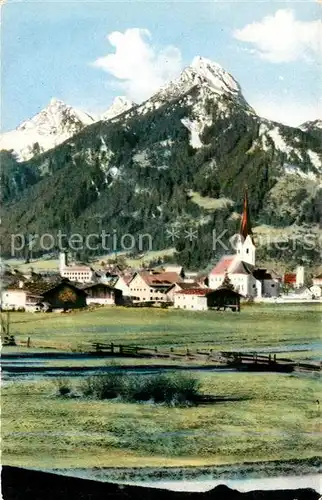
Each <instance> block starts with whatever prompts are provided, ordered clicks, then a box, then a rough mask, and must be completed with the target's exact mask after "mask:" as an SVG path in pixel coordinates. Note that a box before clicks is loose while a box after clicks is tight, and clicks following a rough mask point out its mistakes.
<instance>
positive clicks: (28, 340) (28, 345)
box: [27, 337, 30, 347]
mask: <svg viewBox="0 0 322 500" xmlns="http://www.w3.org/2000/svg"><path fill="white" fill-rule="evenodd" d="M27 347H30V337H28V339H27Z"/></svg>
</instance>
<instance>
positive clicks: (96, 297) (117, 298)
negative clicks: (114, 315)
mask: <svg viewBox="0 0 322 500" xmlns="http://www.w3.org/2000/svg"><path fill="white" fill-rule="evenodd" d="M83 290H84V291H85V292H86V295H87V297H86V303H87V305H89V304H102V305H121V304H122V303H123V293H122V290H118V289H117V288H114V287H112V286H110V285H107V284H105V283H94V284H93V285H85V286H84V287H83Z"/></svg>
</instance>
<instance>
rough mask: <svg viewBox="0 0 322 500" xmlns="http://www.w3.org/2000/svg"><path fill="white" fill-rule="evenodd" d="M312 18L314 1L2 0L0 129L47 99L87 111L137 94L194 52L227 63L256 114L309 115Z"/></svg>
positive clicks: (314, 41) (314, 66)
mask: <svg viewBox="0 0 322 500" xmlns="http://www.w3.org/2000/svg"><path fill="white" fill-rule="evenodd" d="M320 16H321V4H319V3H318V2H315V1H312V2H310V1H306V2H296V1H288V2H276V1H265V2H262V1H248V2H241V1H234V2H217V1H207V2H203V1H194V2H192V1H189V2H181V1H180V2H179V1H158V2H154V1H144V2H143V1H137V0H132V1H127V2H125V1H120V0H119V1H117V2H107V1H103V0H101V1H88V0H87V1H83V0H78V1H74V2H66V1H59V2H58V1H46V2H44V1H33V2H31V1H29V0H22V1H13V0H12V1H10V0H7V2H6V3H5V4H4V6H3V7H2V78H1V80H2V89H1V92H2V93H1V98H2V129H3V130H4V131H6V130H11V129H13V128H15V127H16V126H17V125H18V124H19V123H21V122H22V121H23V120H25V119H27V118H29V117H31V116H32V115H34V114H36V113H37V112H39V111H40V110H41V109H42V108H43V107H45V106H46V105H47V104H48V102H49V100H50V99H51V98H52V97H56V98H58V99H62V100H63V101H65V102H67V103H68V104H71V105H73V106H75V107H78V108H80V109H83V110H86V111H88V112H94V113H99V112H102V111H104V110H105V109H107V108H108V107H109V105H110V104H111V102H112V100H113V98H114V97H115V96H117V95H128V97H129V98H132V99H134V100H137V101H138V100H140V99H141V100H142V99H143V98H145V97H148V94H149V92H150V94H152V93H153V91H154V90H155V86H156V85H157V84H158V83H160V82H161V83H163V82H164V81H165V80H167V79H169V78H170V77H173V76H175V75H176V74H178V73H180V70H181V69H182V68H183V67H184V66H187V65H189V63H190V62H191V60H192V59H193V57H194V56H196V55H201V56H204V57H207V58H210V59H212V60H214V61H216V62H218V63H219V64H221V65H222V66H223V67H224V68H225V69H226V70H228V71H229V72H230V73H231V74H232V75H233V76H234V77H235V78H236V79H237V80H238V81H239V83H240V84H241V86H242V89H243V93H244V96H245V97H246V99H247V100H248V102H249V103H250V104H251V105H252V106H253V107H254V108H255V109H256V111H258V112H259V113H260V114H262V115H264V116H267V117H269V118H272V119H276V120H278V121H283V122H285V123H289V124H293V125H297V124H299V123H301V122H303V121H305V120H308V119H314V118H318V116H319V115H321V100H320V99H321V96H322V94H321V90H322V88H321V62H319V61H321V55H322V48H321V45H322V44H321V42H320V41H319V40H320V39H319V35H320V36H322V32H321V24H322V23H321V21H319V19H320ZM254 23H256V24H254ZM114 32H119V35H116V36H115V34H114V37H113V36H112V37H111V38H110V40H112V41H113V40H114V46H113V45H112V44H111V43H110V41H109V39H108V38H107V37H108V36H109V35H111V33H114ZM121 34H122V35H121ZM113 54H114V56H113ZM115 54H116V55H115ZM111 55H112V57H111ZM106 56H109V57H107V59H106ZM95 61H96V63H95ZM129 66H131V68H132V69H131V68H130V69H129ZM136 68H137V69H136ZM115 75H116V76H115ZM119 76H121V77H122V78H119Z"/></svg>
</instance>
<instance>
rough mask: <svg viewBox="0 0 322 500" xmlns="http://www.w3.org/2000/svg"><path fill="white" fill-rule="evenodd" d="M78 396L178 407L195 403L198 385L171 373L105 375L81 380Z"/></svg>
mask: <svg viewBox="0 0 322 500" xmlns="http://www.w3.org/2000/svg"><path fill="white" fill-rule="evenodd" d="M81 392H82V393H83V395H84V396H90V397H94V398H97V399H113V398H116V397H121V398H122V399H123V400H125V401H128V402H138V401H150V400H152V401H153V402H155V403H166V404H172V405H179V404H188V403H195V402H196V401H197V400H198V397H199V381H198V380H197V379H196V378H194V377H191V376H190V375H186V374H182V373H175V372H173V373H168V374H163V373H159V374H155V375H131V374H125V373H109V374H107V375H101V376H98V377H89V378H87V379H85V380H84V382H83V383H82V386H81Z"/></svg>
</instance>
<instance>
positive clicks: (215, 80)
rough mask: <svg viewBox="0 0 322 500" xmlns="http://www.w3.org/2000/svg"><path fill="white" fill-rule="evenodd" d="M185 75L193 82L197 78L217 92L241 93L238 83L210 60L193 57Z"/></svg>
mask: <svg viewBox="0 0 322 500" xmlns="http://www.w3.org/2000/svg"><path fill="white" fill-rule="evenodd" d="M185 73H186V74H187V75H189V76H191V77H192V78H193V79H194V80H195V79H198V78H199V79H200V80H202V81H203V82H204V83H207V84H208V85H209V86H210V87H211V88H212V89H213V90H215V91H217V92H228V93H231V94H240V93H241V88H240V86H239V84H238V82H236V80H235V79H234V78H233V77H232V76H231V75H230V74H229V73H228V71H226V70H225V69H224V68H222V67H221V66H220V64H218V63H216V62H213V61H210V59H207V58H205V57H201V56H196V57H194V59H193V60H192V63H191V65H190V66H189V67H188V68H186V70H185Z"/></svg>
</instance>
